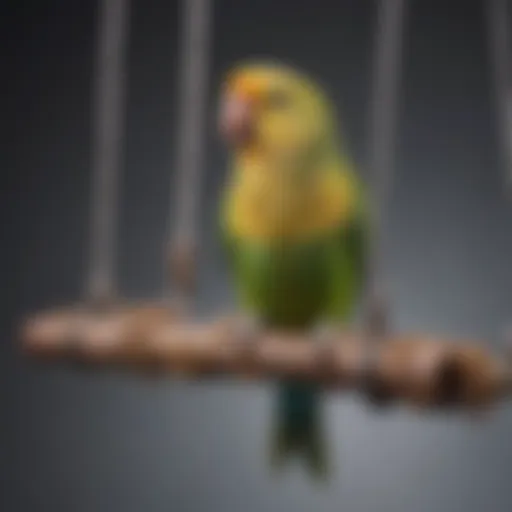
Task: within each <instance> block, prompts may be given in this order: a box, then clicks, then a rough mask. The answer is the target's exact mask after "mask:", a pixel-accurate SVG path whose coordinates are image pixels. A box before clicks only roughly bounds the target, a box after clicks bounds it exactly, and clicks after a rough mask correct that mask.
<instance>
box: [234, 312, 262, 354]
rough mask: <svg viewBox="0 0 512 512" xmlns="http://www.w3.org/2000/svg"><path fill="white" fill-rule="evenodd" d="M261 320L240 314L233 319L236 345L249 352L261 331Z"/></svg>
mask: <svg viewBox="0 0 512 512" xmlns="http://www.w3.org/2000/svg"><path fill="white" fill-rule="evenodd" d="M263 328H264V325H263V322H262V321H261V320H260V319H259V318H258V317H256V316H253V315H246V314H242V315H240V316H239V317H237V318H236V320H235V331H236V338H235V339H236V342H235V343H236V346H237V348H240V349H242V350H244V351H248V352H251V351H252V350H253V349H254V347H255V346H256V344H257V343H258V340H259V338H260V335H261V333H262V331H263Z"/></svg>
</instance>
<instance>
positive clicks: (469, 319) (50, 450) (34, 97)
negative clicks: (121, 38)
mask: <svg viewBox="0 0 512 512" xmlns="http://www.w3.org/2000/svg"><path fill="white" fill-rule="evenodd" d="M407 3H408V18H407V25H406V35H405V37H406V39H405V45H404V49H405V53H404V69H403V87H402V92H401V95H400V116H399V127H398V146H397V161H396V164H397V165H396V178H395V183H394V188H393V195H392V199H391V204H390V209H389V222H388V227H389V230H388V232H387V233H386V235H387V237H388V243H387V245H388V248H389V250H388V252H387V254H386V268H387V274H388V276H389V278H390V280H391V283H392V285H393V288H392V290H391V299H392V301H393V312H394V319H395V321H396V325H397V328H399V329H405V330H408V329H414V330H420V331H432V332H433V333H437V334H440V335H447V336H455V337H458V336H461V337H464V336H468V337H471V338H475V339H481V340H482V341H483V342H485V343H487V344H488V345H489V346H491V345H493V346H496V347H498V346H499V345H500V344H502V343H503V331H504V329H505V327H506V325H507V323H508V322H510V321H512V268H511V265H510V261H512V259H511V258H512V236H511V233H512V231H511V228H512V209H511V205H510V204H509V203H508V202H507V199H506V195H505V192H504V183H505V179H504V177H505V176H504V175H505V170H504V168H503V166H502V165H501V163H500V158H501V156H500V150H499V147H498V136H497V119H496V111H495V103H494V101H493V97H492V81H491V80H492V74H491V67H490V62H489V58H488V48H487V34H486V23H485V18H484V15H485V11H484V7H485V3H486V2H485V1H483V0H466V1H465V2H459V1H457V0H411V1H409V2H407ZM214 4H215V8H214V44H213V47H212V63H211V76H210V91H211V94H210V106H211V109H210V113H212V114H213V113H214V111H215V108H214V106H215V97H216V92H217V88H218V86H219V84H220V82H221V78H222V74H223V73H224V72H225V71H226V69H227V68H229V67H230V65H231V64H232V63H233V62H234V61H236V60H238V59H241V58H244V57H249V56H255V55H256V56H271V57H277V58H280V59H283V60H285V61H287V62H289V63H291V64H294V65H297V66H299V67H301V68H303V69H305V70H307V71H309V72H310V73H311V74H312V75H313V76H315V77H317V78H318V79H319V80H320V81H321V82H322V83H324V84H325V86H326V87H327V89H328V91H329V92H330V93H331V95H332V96H333V97H334V99H335V101H336V103H337V104H338V105H339V108H340V118H341V122H342V124H343V127H344V136H345V138H346V139H347V144H348V146H349V147H350V148H351V150H352V154H353V157H354V158H355V159H356V161H357V162H359V163H360V165H361V166H362V165H363V164H364V162H365V158H366V157H365V148H366V134H367V131H366V130H367V126H366V119H367V101H368V96H369V93H370V77H371V57H372V53H371V51H372V38H373V35H374V33H373V32H374V26H375V25H374V23H375V14H376V5H377V3H376V2H375V1H370V0H343V1H338V2H334V1H332V0H316V1H315V2H312V1H310V0H295V1H294V2H284V1H283V2H276V1H271V0H259V1H252V0H218V1H215V2H214ZM97 7H98V6H97V2H94V1H92V0H90V1H84V2H70V1H66V0H44V1H41V0H39V1H28V0H24V1H22V0H20V1H8V2H4V4H3V8H2V16H1V23H2V25H3V27H2V31H1V34H2V36H1V37H2V43H3V44H2V68H3V71H4V73H3V77H4V78H3V80H2V82H1V85H0V87H1V88H2V94H1V95H0V98H1V99H0V101H1V108H2V110H1V112H2V114H1V119H2V130H1V133H2V137H1V147H2V151H1V155H2V181H1V186H0V194H1V201H0V212H1V218H2V223H1V225H0V247H2V252H1V258H2V281H1V286H2V304H1V305H2V307H1V310H0V318H1V323H0V329H1V330H0V333H1V339H2V343H1V345H0V351H1V353H0V379H1V381H2V384H1V391H0V400H1V406H2V408H1V410H2V419H1V426H0V509H1V510H5V511H6V512H11V511H12V512H25V511H32V510H37V511H38V512H46V511H48V512H60V511H62V512H64V511H66V512H71V511H73V512H75V511H76V512H82V511H83V512H90V511H91V512H92V511H94V512H103V511H118V510H119V511H123V512H132V511H141V510H144V511H147V512H149V511H151V512H152V511H155V512H159V511H168V512H169V511H171V510H172V511H176V512H181V511H194V512H195V511H198V512H200V511H208V512H214V511H222V512H225V511H228V510H229V511H231V510H233V511H244V512H251V511H260V510H268V511H288V510H289V511H294V512H299V511H310V510H343V511H344V512H356V511H371V510H380V511H390V512H402V511H403V512H409V511H412V510H413V511H415V512H423V511H425V512H428V511H431V510H437V511H439V512H445V511H446V512H447V511H450V512H452V511H456V510H464V511H465V512H477V511H481V510H484V509H485V510H492V511H493V512H494V511H496V512H501V511H508V510H511V509H512V489H511V486H510V475H511V474H512V443H511V439H512V409H511V408H510V407H508V406H502V407H499V408H498V409H497V410H496V411H495V412H494V414H491V415H489V417H486V418H484V421H468V420H467V419H464V418H462V417H457V416H454V415H448V416H447V415H445V416H432V415H425V414H421V413H416V412H412V411H406V410H403V409H400V408H394V409H392V410H390V411H389V412H387V413H385V414H382V413H378V412H377V411H374V410H372V409H371V408H369V407H368V406H367V405H366V404H365V403H364V401H363V400H361V399H360V398H359V397H358V396H357V395H343V396H341V395H340V396H334V395H333V396H330V397H329V399H328V401H327V403H326V407H325V415H326V422H327V425H328V431H329V436H330V442H331V447H332V453H333V455H332V459H333V460H334V462H335V464H336V467H335V473H334V475H333V477H332V478H331V481H330V482H329V483H328V484H326V485H323V486H321V485H317V484H315V483H313V482H311V481H310V480H309V478H308V476H307V475H305V474H304V473H303V471H302V468H301V467H300V466H299V467H294V466H290V468H289V470H287V471H286V472H284V473H283V474H282V475H280V476H279V477H277V476H276V475H274V474H272V473H271V472H270V471H269V469H268V466H267V448H268V446H267V435H268V429H269V427H270V417H271V406H272V399H273V394H272V392H273V390H274V387H273V386H272V384H270V383H269V384H256V383H255V384H246V383H244V384H240V383H235V382H226V383H222V384H221V383H219V384H194V383H183V382H175V381H172V379H168V380H167V379H160V380H154V381H151V380H145V379H141V378H136V377H130V376H122V377H120V376H114V375H110V374H108V373H106V372H105V373H104V374H92V373H84V372H80V371H78V370H73V369H69V368H68V369H65V368H59V367H44V366H40V365H39V366H38V365H35V364H34V363H32V362H29V361H27V360H24V359H23V358H21V357H20V355H19V352H18V348H17V345H16V338H15V327H16V324H17V322H18V321H19V319H20V318H21V316H22V315H24V314H26V313H28V312H31V311H35V310H38V309H41V308H46V307H50V306H52V305H55V304H66V303H69V302H71V301H75V300H76V299H77V298H78V297H79V294H80V293H81V291H82V287H83V280H84V270H85V268H86V256H87V241H88V227H89V226H88V209H89V191H90V163H91V162H90V152H91V80H92V72H93V70H94V42H95V29H96V26H95V23H96V14H97V13H96V10H97ZM131 10H132V12H131V17H132V19H131V25H130V42H129V49H128V52H129V55H128V75H127V80H128V85H127V87H128V97H127V113H126V132H125V133H126V151H125V155H124V167H123V172H124V176H123V186H122V194H123V195H122V205H121V207H122V213H121V226H120V233H119V243H120V259H119V267H118V276H119V280H120V283H121V287H122V290H123V292H124V293H125V294H126V296H128V297H148V298H150V297H152V296H155V294H156V293H157V291H159V290H160V287H161V283H162V280H163V279H164V275H163V265H161V264H160V263H161V262H162V255H163V253H162V248H163V242H164V241H165V237H166V235H167V231H166V230H167V222H168V216H169V212H170V196H171V194H170V190H171V184H172V181H171V178H172V169H171V167H172V161H173V160H172V157H173V154H172V152H173V150H174V136H175V133H176V126H175V112H176V93H177V91H176V85H177V76H176V73H177V70H178V59H177V49H178V47H177V45H178V37H179V31H178V30H179V26H178V25H179V19H180V18H179V14H180V6H179V3H178V2H177V1H171V0H165V1H164V0H134V1H133V2H132V6H131ZM210 117H212V116H210ZM207 145H208V147H207V159H206V162H207V164H206V166H205V169H204V173H205V183H204V187H203V195H202V235H201V239H202V243H203V246H202V251H201V262H200V265H201V275H200V279H201V288H200V296H199V310H200V312H201V313H208V314H213V313H214V312H215V311H218V310H219V309H225V308H227V307H230V305H232V304H233V298H232V294H231V292H230V290H229V289H228V286H227V281H226V270H225V267H224V263H223V260H222V253H221V247H220V245H219V243H218V241H217V240H216V235H215V231H214V225H215V224H214V220H215V219H214V216H213V215H212V213H213V212H214V208H215V202H216V199H217V193H218V190H219V187H220V186H221V184H222V180H223V177H224V170H225V154H224V152H223V149H222V147H221V145H220V144H219V142H218V140H217V138H216V135H215V131H214V129H213V123H212V122H211V121H210V122H209V125H208V127H207Z"/></svg>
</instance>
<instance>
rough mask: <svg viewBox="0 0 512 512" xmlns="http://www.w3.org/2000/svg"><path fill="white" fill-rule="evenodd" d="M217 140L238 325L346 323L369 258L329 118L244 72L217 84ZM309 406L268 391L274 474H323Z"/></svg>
mask: <svg viewBox="0 0 512 512" xmlns="http://www.w3.org/2000/svg"><path fill="white" fill-rule="evenodd" d="M219 128H220V131H221V133H222V135H223V137H224V138H225V140H226V142H227V143H228V146H229V150H230V156H231V168H230V172H229V174H228V180H227V184H226V186H225V189H224V191H223V195H222V200H221V212H220V217H221V233H222V237H223V239H224V242H225V246H226V248H227V252H228V261H229V263H230V266H231V270H232V275H233V277H234V282H235V287H236V291H237V296H238V298H239V301H240V305H241V306H242V308H243V310H244V312H245V313H246V318H249V319H253V320H255V322H253V323H252V324H251V325H253V326H254V325H258V326H266V327H277V328H292V329H296V328H297V329H303V330H304V329H305V330H311V333H312V339H313V341H315V340H317V339H320V338H321V336H319V335H318V336H317V337H316V338H315V335H317V334H318V333H320V332H326V331H322V329H321V327H326V326H332V327H333V326H335V325H338V324H339V323H343V322H345V321H347V320H349V318H350V317H351V315H352V312H353V310H354V306H355V304H356V303H357V300H358V298H359V296H360V291H361V289H362V287H363V284H364V276H365V261H366V257H365V256H366V253H367V247H368V246H367V240H368V222H367V215H366V208H365V201H364V197H365V196H364V189H363V184H362V182H361V181H360V179H359V177H358V175H357V174H356V172H355V170H354V166H353V164H352V162H351V160H350V158H349V157H348V155H347V153H346V149H345V148H344V147H343V148H342V146H341V141H340V140H339V134H338V129H337V123H336V114H335V109H334V107H333V105H332V104H331V102H330V100H329V99H328V98H327V97H326V95H325V94H324V93H323V91H322V89H321V87H320V86H319V85H318V84H316V83H315V82H314V81H313V80H312V79H311V78H310V77H309V76H307V75H306V74H304V73H302V72H300V71H298V70H296V69H294V68H292V67H290V66H287V65H284V64H280V63H276V62H263V61H257V62H256V61H250V62H249V61H248V62H245V63H242V64H240V65H237V66H235V67H234V68H233V69H232V70H231V71H230V72H229V73H228V75H227V77H226V79H225V81H224V82H223V88H222V91H221V102H220V112H219ZM315 333H316V334H315ZM320 398H321V394H320V391H319V390H317V389H315V388H314V387H312V386H307V385H305V384H300V383H298V382H291V381H290V382H288V381H287V382H283V383H280V384H279V392H278V400H277V410H276V413H277V414H276V428H275V433H274V435H273V438H272V452H271V453H272V460H273V461H274V462H276V463H281V462H283V461H284V460H286V458H287V456H289V455H293V454H297V455H302V456H303V458H304V460H305V461H306V462H307V463H308V467H309V468H310V469H311V470H312V472H313V474H314V475H326V474H327V468H328V467H329V465H328V459H327V447H326V444H325V441H324V432H323V427H322V424H321V415H320V411H319V407H320V402H321V400H320Z"/></svg>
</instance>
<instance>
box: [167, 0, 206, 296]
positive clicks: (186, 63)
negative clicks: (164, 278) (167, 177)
mask: <svg viewBox="0 0 512 512" xmlns="http://www.w3.org/2000/svg"><path fill="white" fill-rule="evenodd" d="M210 4H211V2H210V0H185V1H184V2H183V6H184V13H183V36H182V37H183V40H182V55H181V62H180V66H181V73H180V75H181V77H182V82H181V89H180V91H179V92H180V95H179V107H180V110H181V111H180V117H179V126H180V131H179V134H178V144H177V151H176V161H175V169H174V170H175V172H176V182H175V183H173V189H172V197H173V198H174V200H175V203H174V204H172V212H171V215H173V214H174V216H175V225H174V226H173V231H172V232H171V234H170V239H171V243H170V248H171V264H172V267H171V272H172V278H173V279H174V280H175V282H176V285H177V287H178V294H179V295H181V298H182V299H183V300H186V298H187V297H189V296H190V295H191V294H192V288H193V286H194V281H195V271H196V268H195V252H196V244H197V236H196V231H197V216H198V209H199V208H198V205H199V199H200V184H201V174H200V171H201V167H202V165H203V158H204V147H203V146H204V141H203V127H204V124H205V119H204V117H205V116H204V114H205V110H206V102H207V90H208V83H207V76H208V67H209V66H208V60H209V52H208V50H209V45H210V26H211V19H210V18H211V5H210ZM171 218H172V217H171Z"/></svg>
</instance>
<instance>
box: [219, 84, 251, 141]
mask: <svg viewBox="0 0 512 512" xmlns="http://www.w3.org/2000/svg"><path fill="white" fill-rule="evenodd" d="M219 131H220V133H221V136H222V137H223V138H224V139H225V140H226V142H227V143H228V144H230V145H234V146H240V145H245V144H246V143H247V142H248V141H249V140H250V138H251V136H252V134H253V131H254V105H253V102H252V101H251V99H250V98H248V97H244V96H242V95H241V94H239V93H235V92H228V93H226V94H225V95H224V97H223V98H222V100H221V104H220V109H219Z"/></svg>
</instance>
